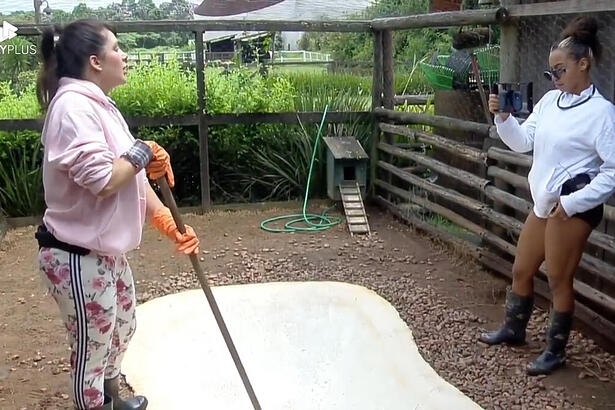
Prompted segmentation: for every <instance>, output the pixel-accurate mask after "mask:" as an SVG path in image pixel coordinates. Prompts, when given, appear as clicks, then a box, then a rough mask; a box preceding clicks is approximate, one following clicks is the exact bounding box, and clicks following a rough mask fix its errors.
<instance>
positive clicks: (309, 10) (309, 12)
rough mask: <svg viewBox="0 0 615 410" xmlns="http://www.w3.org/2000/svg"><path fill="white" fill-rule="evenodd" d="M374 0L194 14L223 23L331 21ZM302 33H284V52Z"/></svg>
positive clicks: (308, 0)
mask: <svg viewBox="0 0 615 410" xmlns="http://www.w3.org/2000/svg"><path fill="white" fill-rule="evenodd" d="M372 3H373V0H339V1H332V0H285V1H283V2H282V3H278V4H276V5H273V6H271V7H267V8H264V9H261V10H257V11H252V12H249V13H242V14H237V15H234V16H225V17H205V16H199V15H196V14H195V15H194V19H195V20H203V19H213V18H215V19H224V20H321V19H327V20H334V19H340V18H345V17H348V16H349V15H352V14H357V13H360V12H362V11H363V10H365V8H367V6H369V5H370V4H372ZM233 34H239V32H226V31H225V32H220V31H219V32H209V33H205V34H204V35H203V38H204V40H205V41H210V40H213V39H215V38H219V37H226V36H229V35H233ZM302 36H303V33H300V32H283V33H282V42H283V47H284V50H291V51H293V50H297V49H298V47H297V46H298V43H299V40H301V37H302Z"/></svg>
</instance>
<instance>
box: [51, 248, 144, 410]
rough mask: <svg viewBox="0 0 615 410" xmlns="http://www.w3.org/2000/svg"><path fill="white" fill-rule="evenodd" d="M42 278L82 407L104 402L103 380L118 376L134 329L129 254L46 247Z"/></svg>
mask: <svg viewBox="0 0 615 410" xmlns="http://www.w3.org/2000/svg"><path fill="white" fill-rule="evenodd" d="M39 263H40V269H41V273H42V274H43V280H44V282H45V284H46V285H47V287H48V289H49V292H50V294H51V295H52V296H53V298H54V299H55V301H56V303H57V304H58V307H59V308H60V314H61V316H62V320H63V321H64V326H65V327H66V329H67V330H68V335H69V341H70V345H71V358H70V363H71V381H72V386H71V396H72V398H73V401H74V403H75V406H76V407H77V408H78V409H89V408H93V407H98V406H102V405H103V402H104V396H103V384H104V380H105V379H111V378H114V377H116V376H118V375H119V373H120V364H121V362H122V357H123V355H124V352H125V351H126V348H127V347H128V342H129V341H130V338H131V337H132V335H133V334H134V332H135V328H136V320H135V292H134V283H133V279H132V272H131V270H130V266H128V262H127V261H126V257H125V256H123V255H122V256H117V257H112V256H100V255H96V254H92V253H90V254H89V255H87V256H79V255H77V254H73V253H68V252H65V251H62V250H59V249H55V248H42V249H41V250H40V251H39Z"/></svg>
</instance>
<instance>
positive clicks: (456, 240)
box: [374, 195, 479, 256]
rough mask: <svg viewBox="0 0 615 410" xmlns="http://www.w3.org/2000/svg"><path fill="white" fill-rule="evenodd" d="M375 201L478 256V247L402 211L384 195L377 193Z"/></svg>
mask: <svg viewBox="0 0 615 410" xmlns="http://www.w3.org/2000/svg"><path fill="white" fill-rule="evenodd" d="M374 202H375V203H376V204H377V205H379V206H381V207H383V208H385V209H386V210H388V211H389V212H390V213H391V214H393V215H395V216H396V217H398V218H400V219H401V220H403V221H405V222H407V223H408V224H409V225H411V226H412V227H414V228H416V229H418V230H420V231H422V232H424V233H426V234H429V235H431V236H432V237H434V238H437V239H441V240H444V241H445V242H447V243H448V244H450V245H453V246H455V247H457V248H458V249H463V250H464V251H465V253H466V254H471V255H473V256H477V255H478V249H479V248H477V247H472V246H470V245H468V243H467V242H466V241H464V240H462V239H460V238H458V237H456V236H455V235H453V234H451V233H450V232H446V231H443V230H441V229H438V228H437V227H435V226H434V225H431V224H429V223H427V222H425V221H422V220H420V219H419V218H417V217H415V216H414V215H412V214H410V213H406V212H402V211H401V210H400V209H399V207H397V206H395V204H393V203H392V202H390V201H388V200H386V199H385V198H384V197H382V196H380V195H377V196H375V197H374Z"/></svg>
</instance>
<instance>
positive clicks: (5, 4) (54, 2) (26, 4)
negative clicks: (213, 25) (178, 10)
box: [0, 0, 198, 13]
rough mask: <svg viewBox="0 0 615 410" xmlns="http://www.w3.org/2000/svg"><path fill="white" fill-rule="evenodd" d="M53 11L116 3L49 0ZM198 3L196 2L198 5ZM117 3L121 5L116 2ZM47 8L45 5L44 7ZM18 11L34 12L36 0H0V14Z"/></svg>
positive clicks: (101, 0) (110, 1)
mask: <svg viewBox="0 0 615 410" xmlns="http://www.w3.org/2000/svg"><path fill="white" fill-rule="evenodd" d="M48 1H49V6H50V7H51V8H52V9H59V10H64V11H72V10H73V9H74V8H75V7H76V6H77V5H78V4H79V3H86V4H87V5H88V7H90V8H93V9H97V8H99V7H105V6H107V5H108V4H111V3H114V1H113V0H85V1H83V0H48ZM164 1H165V0H154V3H155V4H156V5H158V4H160V3H164ZM197 2H198V1H194V3H197ZM115 3H121V0H116V1H115ZM43 7H45V5H44V6H43ZM18 10H34V0H0V13H10V12H12V11H18Z"/></svg>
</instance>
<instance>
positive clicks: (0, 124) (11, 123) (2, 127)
mask: <svg viewBox="0 0 615 410" xmlns="http://www.w3.org/2000/svg"><path fill="white" fill-rule="evenodd" d="M44 123H45V119H44V118H37V119H25V120H0V131H24V130H32V131H42V130H43V124H44Z"/></svg>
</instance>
